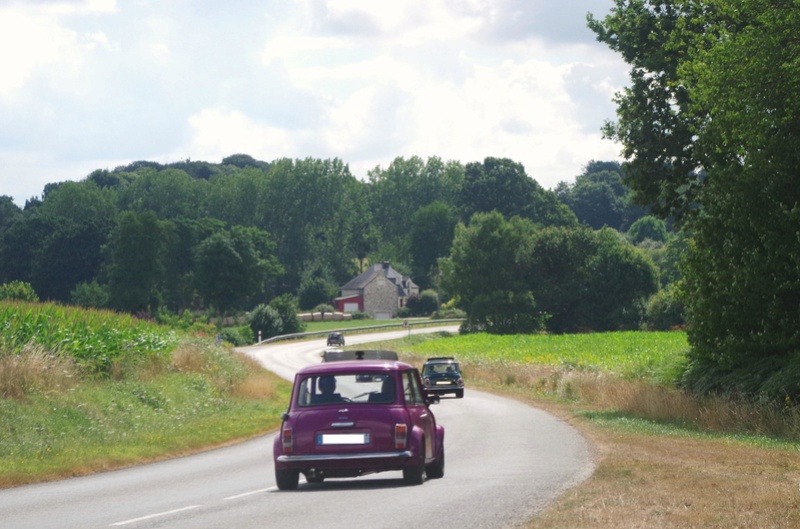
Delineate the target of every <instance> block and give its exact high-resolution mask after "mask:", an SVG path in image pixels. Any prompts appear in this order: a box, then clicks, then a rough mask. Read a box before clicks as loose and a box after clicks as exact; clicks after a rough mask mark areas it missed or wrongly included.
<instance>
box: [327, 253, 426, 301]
mask: <svg viewBox="0 0 800 529" xmlns="http://www.w3.org/2000/svg"><path fill="white" fill-rule="evenodd" d="M378 275H383V276H384V277H385V278H386V279H388V280H389V281H391V282H392V283H394V284H395V285H396V286H397V293H398V295H400V296H407V295H408V292H409V289H412V288H418V287H417V285H416V283H414V281H412V280H411V278H410V277H408V276H404V275H403V274H401V273H400V272H398V271H397V270H395V269H394V268H392V265H390V264H389V263H388V262H385V261H384V262H383V263H378V264H375V265H372V266H370V267H369V268H367V269H366V270H365V271H364V272H362V273H361V274H360V275H358V276H356V277H354V278H353V279H351V280H350V281H348V282H347V283H346V284H345V285H344V286H343V287H342V290H364V287H366V286H367V285H368V284H369V283H370V282H372V280H373V279H375V277H376V276H378Z"/></svg>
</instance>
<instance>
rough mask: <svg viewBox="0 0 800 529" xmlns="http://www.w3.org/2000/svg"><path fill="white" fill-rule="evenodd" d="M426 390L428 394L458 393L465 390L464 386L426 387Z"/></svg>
mask: <svg viewBox="0 0 800 529" xmlns="http://www.w3.org/2000/svg"><path fill="white" fill-rule="evenodd" d="M424 389H425V391H426V392H428V393H456V392H457V391H459V390H463V389H464V386H425V388H424Z"/></svg>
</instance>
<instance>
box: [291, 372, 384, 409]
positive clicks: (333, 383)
mask: <svg viewBox="0 0 800 529" xmlns="http://www.w3.org/2000/svg"><path fill="white" fill-rule="evenodd" d="M395 399H396V391H395V381H394V378H393V377H391V376H390V375H387V374H385V373H364V372H362V373H337V374H335V375H321V376H318V375H312V376H308V377H305V378H303V379H302V380H301V381H300V385H299V388H298V392H297V405H298V406H301V407H309V406H327V405H330V404H341V403H345V402H346V403H353V404H391V403H393V402H394V401H395Z"/></svg>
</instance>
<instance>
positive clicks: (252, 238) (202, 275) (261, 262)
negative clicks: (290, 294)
mask: <svg viewBox="0 0 800 529" xmlns="http://www.w3.org/2000/svg"><path fill="white" fill-rule="evenodd" d="M273 250H274V245H273V244H272V243H271V241H270V240H269V234H267V233H266V232H264V231H262V230H259V229H258V228H252V227H247V228H246V227H243V226H234V227H233V228H231V230H230V231H218V232H216V233H214V234H212V235H211V236H210V237H208V238H207V239H206V240H204V241H203V242H201V243H200V245H199V246H198V247H197V251H196V256H195V270H196V277H195V280H196V288H197V291H198V292H199V293H200V294H201V295H202V296H203V298H204V299H205V301H206V302H207V303H208V304H209V305H211V306H213V307H214V308H215V309H217V311H218V312H220V313H222V314H224V313H227V312H229V311H231V310H234V309H239V310H241V309H245V308H251V307H252V306H254V305H256V304H257V303H259V302H262V301H264V298H265V297H266V296H267V292H266V290H267V288H268V286H269V284H270V283H272V282H274V279H275V278H276V276H278V275H279V274H280V273H281V272H282V269H281V268H280V265H279V264H278V262H277V259H275V257H274V255H272V253H271V251H273Z"/></svg>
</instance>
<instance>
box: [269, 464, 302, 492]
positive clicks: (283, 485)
mask: <svg viewBox="0 0 800 529" xmlns="http://www.w3.org/2000/svg"><path fill="white" fill-rule="evenodd" d="M299 481H300V471H298V470H278V469H277V468H276V469H275V483H276V484H277V485H278V489H279V490H295V489H296V488H297V484H298V483H299Z"/></svg>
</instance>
